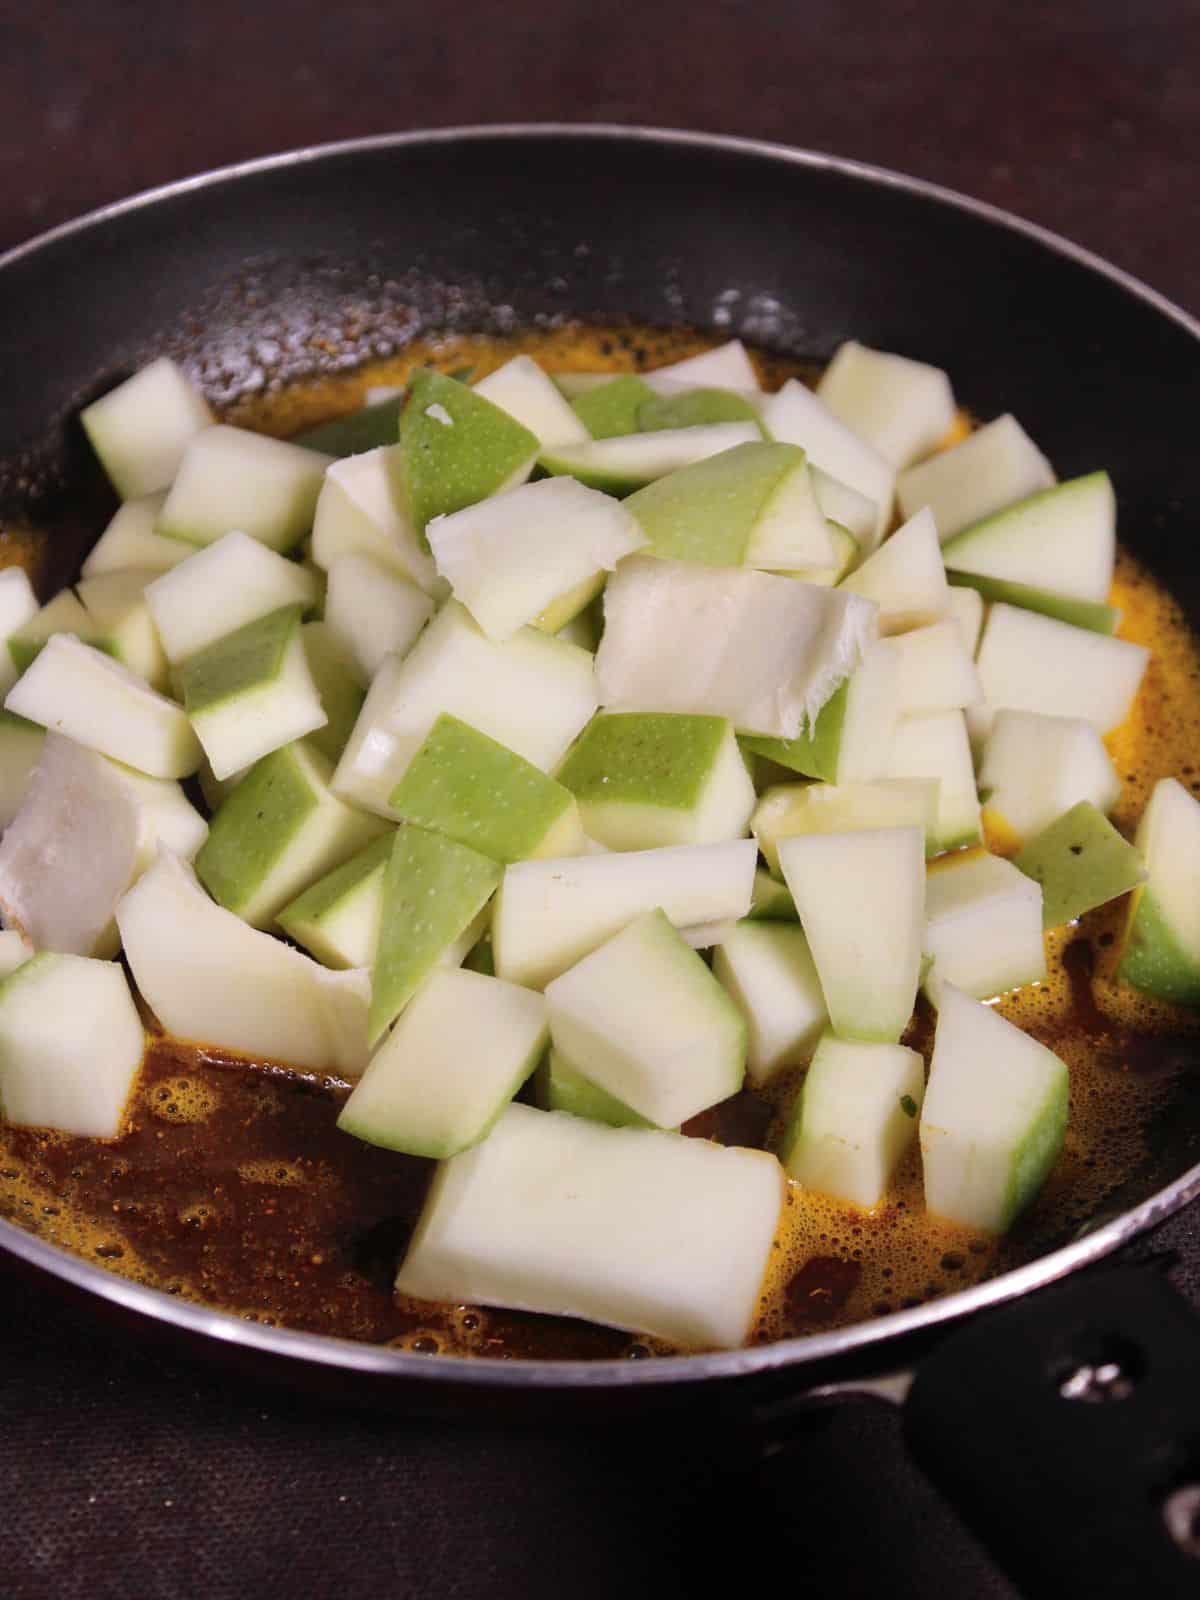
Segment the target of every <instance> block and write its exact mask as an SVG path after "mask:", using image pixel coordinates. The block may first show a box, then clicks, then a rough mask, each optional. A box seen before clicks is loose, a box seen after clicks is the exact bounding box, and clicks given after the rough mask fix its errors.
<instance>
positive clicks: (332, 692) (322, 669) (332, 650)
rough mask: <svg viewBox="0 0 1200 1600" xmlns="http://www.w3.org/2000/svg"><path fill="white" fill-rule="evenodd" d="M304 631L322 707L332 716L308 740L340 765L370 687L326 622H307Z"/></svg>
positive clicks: (313, 678) (309, 735)
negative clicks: (361, 681)
mask: <svg viewBox="0 0 1200 1600" xmlns="http://www.w3.org/2000/svg"><path fill="white" fill-rule="evenodd" d="M302 632H303V636H304V655H305V659H306V660H307V661H308V670H309V672H311V673H312V680H313V683H314V684H315V685H316V689H317V695H318V698H319V699H320V701H321V710H322V711H323V712H324V713H325V715H326V717H327V718H328V720H327V722H326V723H325V726H324V727H323V728H318V729H317V731H316V732H315V733H310V734H308V735H307V738H308V742H309V744H310V745H312V747H313V748H314V749H315V750H319V751H320V752H321V754H322V755H323V756H324V757H325V758H326V759H327V760H329V761H332V762H333V763H334V765H335V766H336V765H337V763H338V761H340V760H341V756H342V751H343V750H344V749H345V748H346V745H347V744H348V743H349V740H350V735H351V733H352V732H353V731H354V724H355V723H356V722H357V721H358V713H359V712H360V711H361V710H362V706H363V701H364V700H365V699H366V698H367V691H366V690H365V689H364V688H362V686H361V685H360V684H359V682H358V679H357V678H356V677H355V675H354V669H353V667H351V666H350V665H349V663H348V660H347V657H346V654H345V651H344V650H343V649H342V647H341V645H340V644H338V642H337V640H336V639H335V638H334V637H333V635H332V634H331V633H329V631H328V630H327V628H326V626H325V624H324V623H323V622H306V623H305V624H304V628H303V630H302Z"/></svg>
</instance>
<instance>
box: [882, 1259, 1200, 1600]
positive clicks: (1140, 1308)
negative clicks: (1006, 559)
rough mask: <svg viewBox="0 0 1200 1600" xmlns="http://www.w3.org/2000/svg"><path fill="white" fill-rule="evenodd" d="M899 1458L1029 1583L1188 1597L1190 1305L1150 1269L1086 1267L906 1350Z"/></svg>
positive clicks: (1198, 1351) (1195, 1423) (1046, 1588)
mask: <svg viewBox="0 0 1200 1600" xmlns="http://www.w3.org/2000/svg"><path fill="white" fill-rule="evenodd" d="M904 1428H905V1434H906V1437H907V1441H908V1445H909V1448H910V1450H911V1451H912V1453H913V1456H914V1457H915V1459H916V1460H917V1462H918V1463H919V1464H920V1466H921V1467H922V1469H923V1470H924V1471H925V1473H926V1474H927V1475H928V1476H929V1477H930V1478H931V1479H932V1480H933V1482H934V1483H935V1484H936V1486H937V1487H938V1489H939V1490H940V1491H941V1493H942V1494H943V1495H945V1496H946V1498H947V1499H948V1500H949V1501H951V1503H952V1504H953V1505H954V1506H955V1507H956V1508H957V1510H958V1511H959V1512H960V1514H961V1515H962V1516H963V1517H964V1519H965V1520H966V1521H967V1522H968V1523H969V1524H970V1525H971V1527H972V1528H974V1530H975V1531H976V1532H977V1533H978V1534H979V1536H980V1537H981V1538H982V1539H983V1540H984V1542H985V1543H986V1544H987V1545H988V1546H989V1547H990V1549H991V1550H992V1553H993V1554H994V1555H995V1557H996V1559H997V1561H998V1562H999V1564H1000V1565H1001V1566H1002V1567H1004V1568H1005V1569H1006V1570H1007V1571H1008V1572H1009V1573H1010V1574H1011V1576H1012V1577H1013V1579H1014V1580H1015V1582H1016V1583H1017V1584H1018V1586H1019V1587H1020V1588H1021V1589H1022V1590H1023V1591H1024V1592H1025V1593H1026V1594H1027V1595H1028V1596H1029V1597H1030V1600H1041V1597H1042V1596H1054V1600H1063V1597H1064V1596H1067V1595H1087V1596H1088V1600H1109V1597H1112V1600H1116V1597H1118V1596H1120V1597H1121V1600H1129V1597H1130V1596H1138V1597H1145V1600H1175V1597H1176V1596H1178V1597H1179V1600H1183V1597H1185V1596H1186V1597H1187V1600H1197V1597H1200V1318H1198V1317H1197V1316H1196V1315H1195V1313H1194V1312H1193V1311H1192V1310H1191V1309H1190V1307H1189V1306H1188V1305H1187V1304H1186V1303H1185V1301H1184V1300H1183V1299H1182V1298H1181V1297H1180V1295H1178V1294H1177V1293H1176V1292H1175V1290H1174V1289H1173V1288H1172V1287H1171V1285H1170V1284H1169V1283H1168V1282H1167V1280H1166V1279H1165V1277H1163V1276H1162V1275H1161V1273H1159V1272H1157V1271H1154V1270H1152V1269H1147V1268H1131V1267H1123V1268H1119V1269H1116V1270H1107V1271H1101V1272H1095V1273H1085V1274H1083V1275H1082V1276H1080V1277H1077V1278H1073V1279H1071V1280H1070V1281H1069V1282H1067V1283H1064V1284H1062V1285H1060V1286H1059V1287H1056V1288H1053V1289H1049V1290H1046V1291H1043V1292H1041V1293H1038V1294H1036V1295H1032V1296H1030V1297H1029V1298H1027V1299H1023V1300H1021V1301H1019V1302H1017V1303H1016V1304H1014V1305H1011V1306H1007V1307H1005V1308H1003V1309H1001V1310H997V1311H993V1312H989V1313H988V1314H987V1315H985V1316H982V1317H979V1318H978V1319H977V1320H975V1321H974V1322H972V1323H971V1324H969V1325H968V1327H967V1328H965V1329H964V1330H963V1331H962V1332H959V1333H955V1334H952V1335H951V1336H950V1337H949V1338H947V1339H946V1340H945V1341H944V1342H943V1343H942V1344H941V1345H939V1346H938V1347H937V1348H936V1349H935V1350H934V1351H933V1352H932V1354H930V1355H928V1356H926V1357H925V1358H924V1360H923V1361H922V1362H921V1365H920V1367H919V1369H918V1371H917V1375H916V1378H915V1380H914V1383H913V1386H912V1389H911V1391H910V1394H909V1397H908V1400H907V1402H906V1404H905V1408H904Z"/></svg>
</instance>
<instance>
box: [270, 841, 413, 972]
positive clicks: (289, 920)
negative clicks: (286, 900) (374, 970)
mask: <svg viewBox="0 0 1200 1600" xmlns="http://www.w3.org/2000/svg"><path fill="white" fill-rule="evenodd" d="M391 854H392V835H391V831H390V830H389V831H388V832H387V833H384V834H382V835H381V836H380V837H379V838H378V839H373V840H372V841H371V843H370V844H369V845H367V846H366V847H365V848H364V849H362V850H360V851H358V853H357V854H356V855H353V856H351V858H350V859H349V861H344V862H343V863H342V864H341V866H340V867H334V869H333V871H332V872H327V873H326V874H325V876H324V877H323V878H320V879H318V881H317V882H316V883H314V884H313V885H312V886H311V887H310V888H308V889H305V891H304V893H303V894H301V895H298V896H297V897H296V899H295V900H293V901H292V902H291V904H290V905H286V906H284V908H283V910H282V911H281V912H280V913H279V916H278V917H277V918H276V920H277V921H278V923H279V926H280V927H281V928H282V929H283V931H284V933H286V934H287V936H288V938H289V939H294V940H295V941H296V943H297V944H300V945H303V946H304V948H305V949H306V950H307V951H308V952H309V954H310V955H314V956H316V958H317V960H318V961H320V962H321V963H322V965H323V966H326V967H332V968H333V969H334V970H335V971H340V970H342V969H345V968H347V967H369V966H371V965H372V964H373V963H374V960H375V953H376V951H377V950H378V948H379V929H380V927H381V925H382V922H383V880H384V877H385V875H386V873H387V864H388V861H389V860H390V859H391Z"/></svg>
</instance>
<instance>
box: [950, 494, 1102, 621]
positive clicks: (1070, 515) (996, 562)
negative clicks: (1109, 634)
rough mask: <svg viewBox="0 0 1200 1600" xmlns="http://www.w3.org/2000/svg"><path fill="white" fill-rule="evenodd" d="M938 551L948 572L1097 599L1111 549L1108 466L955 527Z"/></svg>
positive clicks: (1087, 599) (1089, 599)
mask: <svg viewBox="0 0 1200 1600" xmlns="http://www.w3.org/2000/svg"><path fill="white" fill-rule="evenodd" d="M943 554H944V556H945V560H946V565H947V567H948V568H949V569H950V570H951V571H952V572H969V573H973V574H975V575H977V576H979V577H983V578H992V579H997V580H999V581H1000V582H1002V583H1016V584H1023V585H1025V586H1026V587H1028V588H1032V589H1044V590H1048V591H1050V593H1052V594H1055V595H1068V596H1070V597H1071V598H1072V599H1075V600H1084V601H1090V602H1092V603H1094V604H1103V602H1104V601H1106V600H1107V599H1108V591H1109V589H1110V588H1111V587H1112V580H1113V566H1114V564H1115V561H1116V556H1117V501H1116V496H1115V495H1114V494H1113V487H1112V483H1111V482H1110V480H1109V476H1108V473H1107V472H1092V473H1089V474H1088V475H1087V477H1084V478H1072V479H1071V480H1070V482H1068V483H1060V484H1056V485H1055V486H1054V488H1052V489H1042V490H1040V491H1039V492H1038V493H1037V494H1033V495H1029V496H1028V497H1027V498H1026V499H1024V500H1018V501H1017V503H1016V504H1015V505H1011V506H1006V507H1005V508H1004V510H1002V511H998V512H996V513H995V514H994V515H993V516H990V517H987V518H985V519H984V520H983V521H982V522H977V523H974V524H973V525H972V526H971V527H969V528H967V529H965V530H964V531H963V532H962V533H960V534H957V535H956V536H955V538H953V539H951V540H950V541H949V543H948V544H947V545H946V547H945V550H944V552H943Z"/></svg>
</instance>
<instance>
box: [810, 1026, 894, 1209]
mask: <svg viewBox="0 0 1200 1600" xmlns="http://www.w3.org/2000/svg"><path fill="white" fill-rule="evenodd" d="M924 1098H925V1063H924V1062H923V1061H922V1059H921V1057H920V1056H919V1055H918V1054H917V1052H916V1051H915V1050H909V1049H907V1048H906V1047H905V1046H904V1045H902V1044H858V1043H851V1042H850V1041H848V1040H845V1039H838V1038H835V1037H834V1035H833V1034H831V1033H827V1034H826V1035H825V1036H824V1038H823V1039H822V1040H821V1042H820V1043H819V1044H818V1045H817V1050H816V1054H815V1055H814V1056H813V1059H812V1065H811V1066H810V1067H809V1069H808V1071H807V1073H806V1074H805V1077H804V1083H803V1086H802V1088H801V1090H800V1096H799V1098H798V1100H797V1102H796V1107H795V1110H794V1111H793V1113H792V1118H791V1121H790V1123H789V1125H788V1129H787V1132H786V1134H785V1135H784V1141H783V1155H782V1160H783V1164H784V1167H785V1168H786V1169H787V1172H788V1174H789V1176H791V1177H793V1178H795V1179H796V1181H797V1183H800V1184H803V1186H804V1187H805V1188H806V1189H814V1190H815V1191H816V1192H817V1193H818V1194H827V1195H832V1196H833V1198H834V1199H835V1200H845V1201H848V1202H849V1203H850V1205H853V1206H861V1207H862V1208H863V1210H864V1211H870V1210H871V1209H872V1208H873V1207H874V1206H877V1205H878V1204H879V1202H880V1201H881V1200H882V1199H883V1196H884V1191H885V1190H886V1189H887V1186H888V1182H889V1180H890V1178H891V1176H892V1174H893V1172H895V1170H896V1168H897V1167H898V1166H899V1164H900V1161H901V1159H902V1158H903V1156H904V1154H905V1152H906V1151H907V1149H908V1147H909V1145H910V1144H911V1143H912V1141H913V1139H914V1137H915V1135H916V1132H917V1114H918V1112H919V1111H920V1109H921V1101H922V1100H923V1099H924Z"/></svg>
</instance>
